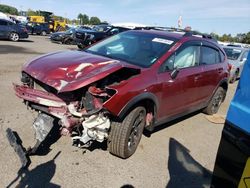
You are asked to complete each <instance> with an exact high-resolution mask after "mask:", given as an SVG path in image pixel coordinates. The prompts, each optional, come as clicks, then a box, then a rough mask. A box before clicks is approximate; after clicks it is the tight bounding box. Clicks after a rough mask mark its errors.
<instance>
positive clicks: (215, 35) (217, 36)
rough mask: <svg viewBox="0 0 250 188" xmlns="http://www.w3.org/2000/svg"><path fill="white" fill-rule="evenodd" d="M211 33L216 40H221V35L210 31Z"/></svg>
mask: <svg viewBox="0 0 250 188" xmlns="http://www.w3.org/2000/svg"><path fill="white" fill-rule="evenodd" d="M210 35H211V36H212V37H213V38H215V39H216V40H219V38H220V36H219V35H218V34H216V33H214V32H212V33H210Z"/></svg>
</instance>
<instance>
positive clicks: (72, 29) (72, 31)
mask: <svg viewBox="0 0 250 188" xmlns="http://www.w3.org/2000/svg"><path fill="white" fill-rule="evenodd" d="M74 32H75V29H74V28H71V29H69V30H67V31H65V34H72V33H74Z"/></svg>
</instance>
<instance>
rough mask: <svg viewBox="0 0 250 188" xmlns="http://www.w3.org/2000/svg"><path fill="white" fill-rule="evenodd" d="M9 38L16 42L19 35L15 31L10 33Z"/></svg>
mask: <svg viewBox="0 0 250 188" xmlns="http://www.w3.org/2000/svg"><path fill="white" fill-rule="evenodd" d="M9 39H10V40H11V41H14V42H17V41H18V40H19V35H18V34H17V33H15V32H12V33H10V36H9Z"/></svg>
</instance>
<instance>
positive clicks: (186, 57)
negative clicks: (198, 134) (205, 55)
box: [158, 41, 202, 120]
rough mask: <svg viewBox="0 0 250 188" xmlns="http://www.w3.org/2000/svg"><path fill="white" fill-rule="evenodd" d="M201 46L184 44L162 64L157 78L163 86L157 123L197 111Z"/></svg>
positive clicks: (198, 44) (195, 43)
mask: <svg viewBox="0 0 250 188" xmlns="http://www.w3.org/2000/svg"><path fill="white" fill-rule="evenodd" d="M200 44H201V43H200V42H198V41H197V42H187V43H186V44H184V45H183V46H182V47H180V48H179V50H177V51H176V52H175V53H174V54H172V55H171V56H170V57H169V58H168V59H167V60H166V61H165V62H164V63H163V64H162V66H161V70H160V73H159V74H158V81H159V82H160V83H161V85H162V90H161V92H162V96H161V101H160V108H159V112H158V118H159V119H160V120H163V119H165V118H169V117H171V116H177V115H179V114H182V113H185V112H188V111H193V110H194V109H195V108H197V105H198V104H199V101H197V99H198V96H199V88H200V87H201V83H200V80H201V77H202V74H201V67H200V66H199V59H200V58H199V56H200Z"/></svg>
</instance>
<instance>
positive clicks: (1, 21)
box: [0, 20, 8, 26]
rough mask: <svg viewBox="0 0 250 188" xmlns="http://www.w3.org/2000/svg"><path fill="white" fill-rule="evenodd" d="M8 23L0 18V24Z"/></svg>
mask: <svg viewBox="0 0 250 188" xmlns="http://www.w3.org/2000/svg"><path fill="white" fill-rule="evenodd" d="M7 24H8V23H7V22H6V21H4V20H0V25H3V26H4V25H7Z"/></svg>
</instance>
